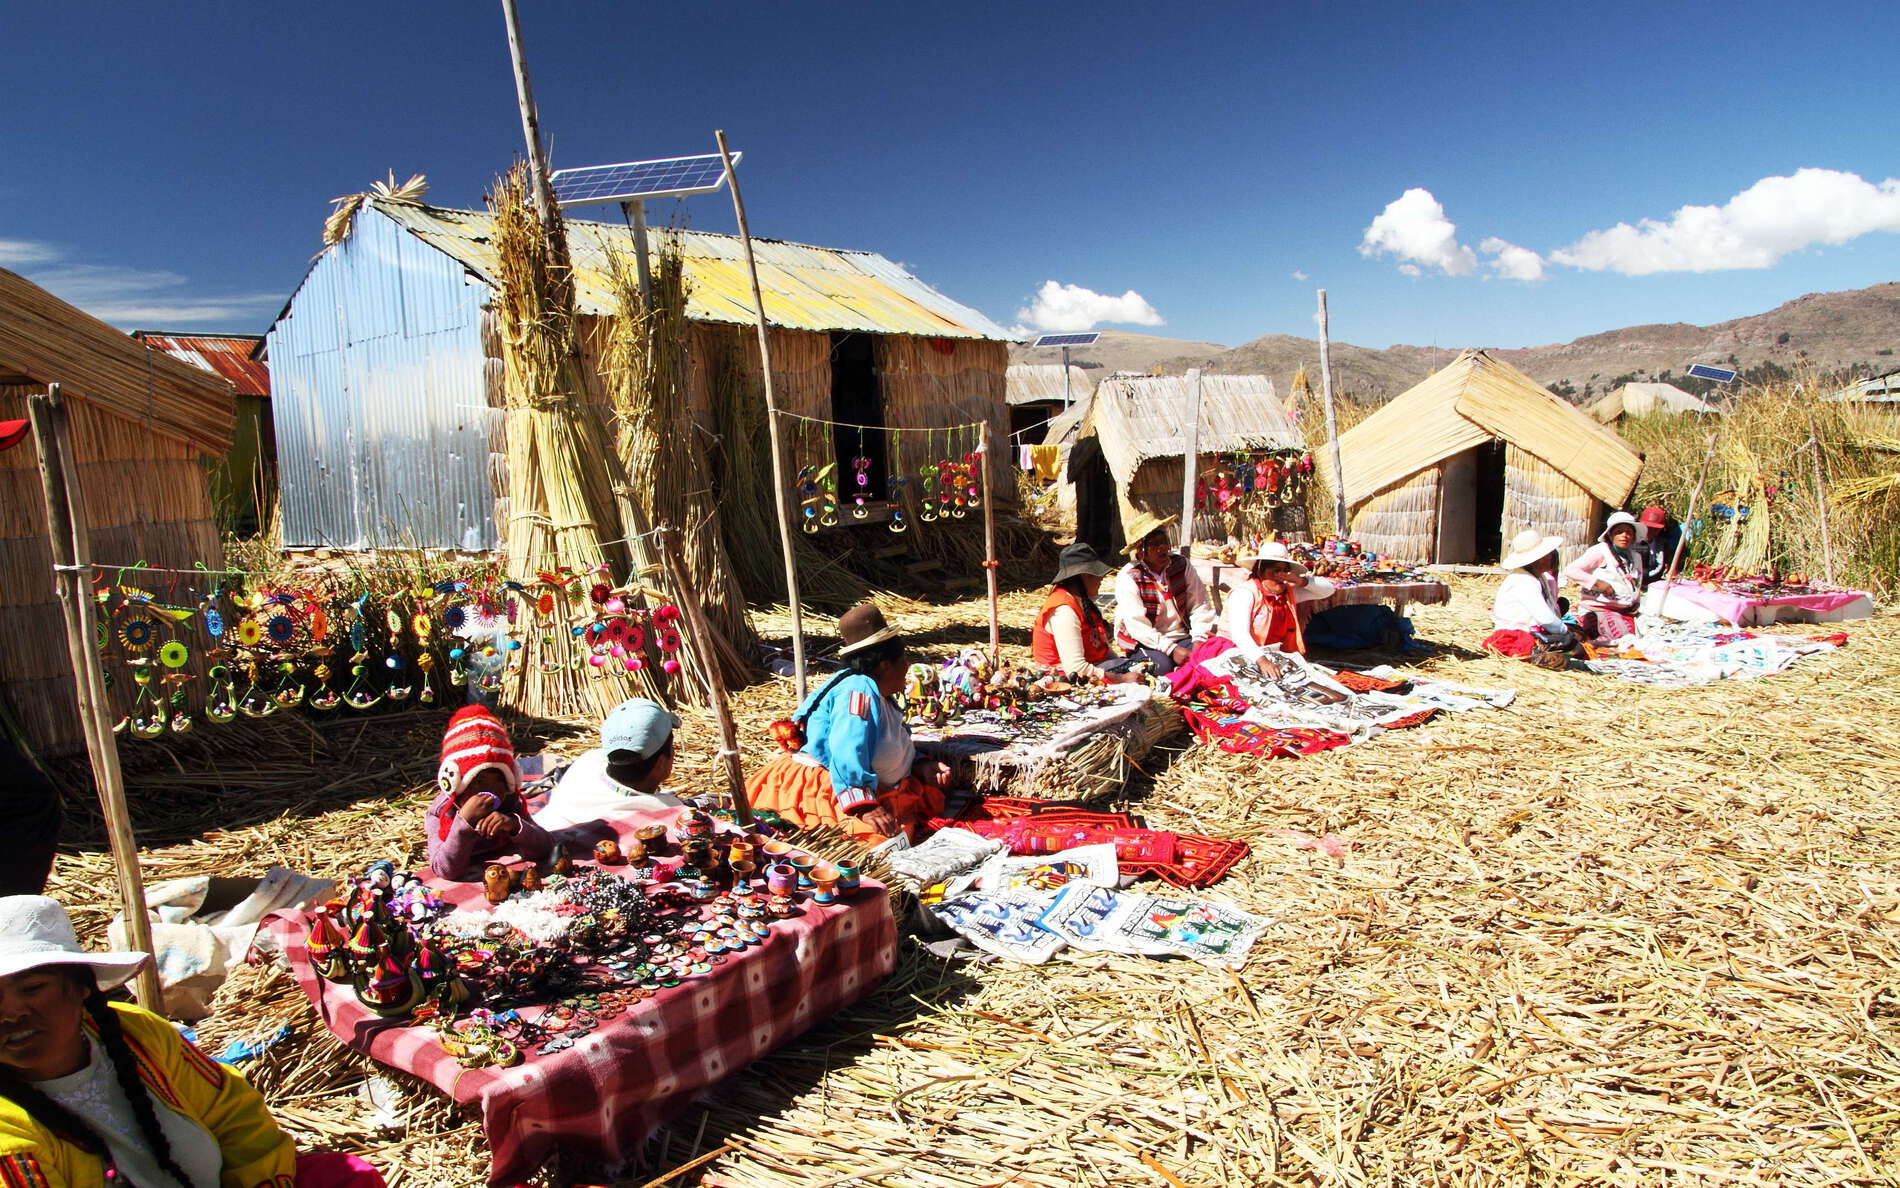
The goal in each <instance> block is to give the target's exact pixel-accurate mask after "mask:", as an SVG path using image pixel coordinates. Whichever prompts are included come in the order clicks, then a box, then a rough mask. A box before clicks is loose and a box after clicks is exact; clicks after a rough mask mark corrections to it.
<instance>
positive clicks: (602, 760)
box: [534, 697, 680, 830]
mask: <svg viewBox="0 0 1900 1188" xmlns="http://www.w3.org/2000/svg"><path fill="white" fill-rule="evenodd" d="M679 724H680V720H679V718H678V717H676V716H674V715H673V714H671V713H668V712H667V710H666V708H665V707H664V706H662V705H660V704H659V703H658V702H654V701H648V700H647V699H646V698H644V697H635V698H633V699H632V700H630V701H623V702H621V703H620V704H619V705H617V706H615V707H614V709H613V712H612V713H610V714H608V715H607V720H606V721H605V722H602V723H601V725H600V746H599V747H597V748H596V749H594V750H592V751H589V752H587V753H586V754H585V755H582V756H581V757H580V758H578V759H576V760H574V762H573V764H572V766H570V767H569V768H568V769H567V770H566V771H565V772H562V773H561V780H560V782H559V783H558V784H556V785H555V786H554V791H553V792H552V793H550V794H549V795H548V802H547V804H546V805H545V806H543V807H542V809H541V811H540V812H538V813H536V814H535V815H534V823H535V824H536V825H539V826H540V827H541V828H543V829H547V830H554V829H567V828H569V827H571V826H574V825H583V824H586V823H588V822H591V821H599V820H603V819H606V818H610V817H618V816H621V815H624V814H625V813H627V812H629V811H636V812H637V811H640V810H643V809H645V810H650V809H663V808H673V807H677V806H678V805H679V804H680V800H679V798H677V797H675V796H670V795H668V794H667V793H665V792H662V791H660V785H661V784H664V783H665V782H666V781H667V779H668V778H669V777H670V776H671V775H672V774H673V731H674V730H675V729H677V728H678V727H679Z"/></svg>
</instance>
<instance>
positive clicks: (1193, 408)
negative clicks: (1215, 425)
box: [1181, 367, 1201, 556]
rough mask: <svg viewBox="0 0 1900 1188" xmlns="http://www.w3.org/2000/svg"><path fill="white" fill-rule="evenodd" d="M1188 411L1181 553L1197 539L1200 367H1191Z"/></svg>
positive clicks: (1184, 437)
mask: <svg viewBox="0 0 1900 1188" xmlns="http://www.w3.org/2000/svg"><path fill="white" fill-rule="evenodd" d="M1187 382H1188V402H1187V411H1186V412H1185V413H1184V414H1183V416H1182V420H1181V553H1182V555H1183V556H1186V555H1187V550H1188V546H1189V545H1191V544H1193V543H1194V479H1195V476H1196V475H1197V473H1198V472H1199V471H1200V469H1201V369H1200V368H1198V367H1190V368H1188V373H1187Z"/></svg>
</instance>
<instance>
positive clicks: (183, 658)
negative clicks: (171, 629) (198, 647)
mask: <svg viewBox="0 0 1900 1188" xmlns="http://www.w3.org/2000/svg"><path fill="white" fill-rule="evenodd" d="M190 659H191V649H190V648H188V647H186V646H185V645H184V643H183V642H181V641H179V640H176V639H174V640H168V641H167V642H166V643H165V644H164V645H163V646H161V647H160V648H159V649H158V662H159V663H160V664H163V665H164V666H165V667H166V668H183V667H184V666H185V664H186V663H187V662H188V661H190Z"/></svg>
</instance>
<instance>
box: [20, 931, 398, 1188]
mask: <svg viewBox="0 0 1900 1188" xmlns="http://www.w3.org/2000/svg"><path fill="white" fill-rule="evenodd" d="M148 959H149V958H148V957H147V955H146V954H144V953H131V952H125V953H93V952H88V951H87V950H85V949H82V948H80V946H79V939H78V937H76V936H75V935H74V934H73V926H72V921H71V920H70V919H68V918H67V915H66V909H65V908H64V907H61V906H60V904H59V903H58V902H57V901H55V900H52V899H48V898H47V897H45V896H43V895H9V896H5V897H3V898H0V1179H4V1180H5V1182H6V1183H8V1184H20V1185H75V1186H77V1185H86V1184H109V1183H130V1184H133V1185H136V1186H137V1188H220V1186H221V1185H251V1184H294V1183H303V1184H315V1183H318V1182H323V1183H327V1184H331V1185H349V1186H350V1188H368V1186H369V1185H376V1186H378V1188H380V1185H381V1184H382V1178H381V1177H380V1176H378V1175H377V1174H376V1173H375V1171H374V1169H372V1168H370V1167H369V1166H368V1165H367V1164H363V1163H361V1161H358V1160H353V1159H351V1158H349V1157H347V1156H342V1155H339V1154H336V1153H311V1154H307V1155H305V1156H303V1157H302V1158H301V1159H300V1158H299V1157H298V1154H297V1149H296V1146H295V1145H294V1144H293V1143H292V1142H291V1140H290V1136H288V1135H286V1134H285V1133H284V1132H283V1130H282V1129H280V1128H279V1127H278V1125H277V1123H276V1122H275V1121H274V1120H273V1119H272V1118H271V1116H270V1113H269V1112H268V1111H267V1110H266V1109H265V1108H264V1099H263V1097H262V1095H260V1094H259V1093H258V1091H257V1090H256V1089H254V1088H252V1087H251V1086H250V1085H249V1084H248V1083H247V1082H246V1081H245V1080H244V1078H243V1076H241V1075H240V1074H239V1073H238V1071H237V1070H236V1069H234V1068H230V1067H228V1066H226V1065H223V1064H219V1063H217V1062H216V1061H213V1060H212V1059H211V1058H210V1057H208V1056H206V1055H205V1054H204V1053H203V1052H200V1051H199V1050H198V1049H197V1048H195V1047H193V1046H192V1045H191V1044H190V1043H189V1042H187V1041H186V1040H185V1038H184V1037H183V1036H181V1035H179V1033H178V1031H177V1029H176V1028H174V1027H173V1026H172V1025H171V1024H170V1023H167V1022H166V1021H165V1020H164V1019H162V1018H160V1017H159V1016H157V1015H155V1014H153V1013H152V1012H150V1011H147V1010H143V1009H141V1008H139V1007H136V1006H133V1005H132V1004H130V1003H126V1002H112V1001H109V1000H108V999H107V998H106V992H107V991H109V990H112V989H115V988H117V987H119V986H121V985H123V984H124V983H125V982H126V981H127V980H128V979H130V978H131V977H132V975H133V974H134V973H135V972H137V970H138V969H139V967H140V966H142V965H144V964H145V962H146V961H147V960H148Z"/></svg>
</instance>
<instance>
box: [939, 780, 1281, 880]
mask: <svg viewBox="0 0 1900 1188" xmlns="http://www.w3.org/2000/svg"><path fill="white" fill-rule="evenodd" d="M962 813H963V817H962V819H961V820H960V821H958V822H957V823H956V826H955V828H957V829H959V830H968V831H970V832H972V833H977V834H981V835H983V836H985V837H989V838H995V839H998V840H1001V841H1002V842H1003V843H1004V844H1005V845H1007V846H1008V847H1009V852H1010V853H1012V854H1047V853H1052V852H1055V851H1059V850H1062V849H1065V848H1069V847H1074V846H1086V845H1091V844H1101V843H1104V842H1106V843H1108V844H1110V845H1113V846H1114V847H1115V851H1116V863H1117V865H1118V866H1119V867H1120V869H1121V873H1122V874H1123V875H1125V876H1128V877H1131V878H1141V877H1142V876H1144V875H1154V876H1155V877H1157V878H1159V879H1162V880H1163V881H1165V882H1168V883H1171V884H1173V885H1174V886H1176V887H1184V888H1192V887H1208V886H1212V885H1213V884H1214V883H1216V882H1218V881H1220V880H1221V879H1223V878H1225V877H1226V875H1227V872H1228V871H1230V870H1232V869H1233V867H1234V864H1235V863H1236V862H1239V861H1240V860H1241V859H1242V858H1245V857H1246V856H1247V854H1248V852H1249V851H1248V846H1247V843H1246V842H1244V841H1240V840H1238V839H1231V838H1217V837H1202V836H1200V835H1198V834H1192V833H1173V832H1162V831H1159V830H1153V829H1148V828H1146V826H1145V825H1144V824H1143V822H1142V820H1141V818H1139V817H1137V816H1134V815H1133V814H1131V813H1105V812H1097V811H1094V810H1090V809H1086V808H1082V807H1079V806H1076V805H1067V804H1058V803H1051V802H1049V801H1044V800H1035V799H1031V798H1020V797H1008V796H986V797H982V798H980V799H978V800H977V801H975V802H973V803H971V804H968V805H965V806H963V809H962ZM945 824H946V825H947V824H948V823H945Z"/></svg>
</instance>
